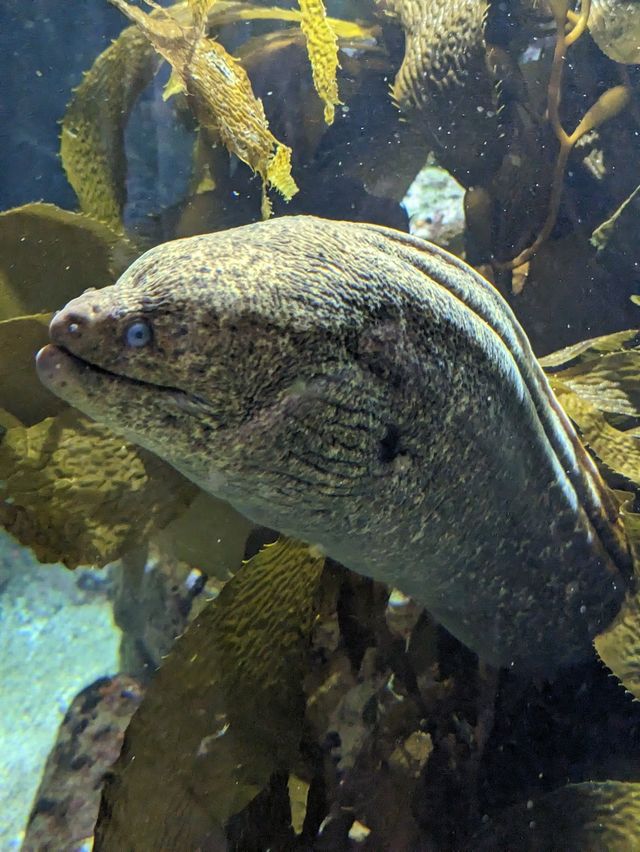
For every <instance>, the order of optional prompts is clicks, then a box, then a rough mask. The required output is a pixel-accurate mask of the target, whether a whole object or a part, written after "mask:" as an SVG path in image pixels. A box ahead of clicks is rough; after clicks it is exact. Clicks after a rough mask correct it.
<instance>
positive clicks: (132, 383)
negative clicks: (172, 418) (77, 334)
mask: <svg viewBox="0 0 640 852" xmlns="http://www.w3.org/2000/svg"><path fill="white" fill-rule="evenodd" d="M36 372H37V374H38V378H39V379H40V381H41V382H42V384H43V385H44V386H45V387H46V388H48V389H49V390H50V391H51V392H52V393H54V394H55V395H56V396H59V397H60V398H61V399H63V400H64V401H65V402H68V403H69V405H72V406H74V407H75V408H78V409H80V411H82V412H84V413H85V414H88V415H89V416H90V417H95V419H96V420H105V419H107V420H108V418H105V416H104V411H105V409H106V408H108V407H109V406H108V403H105V399H104V394H105V393H109V392H116V393H118V392H122V391H123V390H124V389H125V388H126V387H127V386H128V387H129V388H135V390H136V394H137V395H138V396H141V395H143V394H145V393H153V394H154V395H156V397H157V395H158V394H161V395H162V397H163V399H164V401H165V402H166V403H167V404H168V405H169V406H175V407H176V408H178V409H180V410H181V411H182V412H184V413H186V414H190V415H193V416H194V417H197V416H198V415H199V414H200V415H201V416H206V417H207V419H213V420H214V421H215V420H216V417H215V414H216V412H215V408H214V406H212V405H211V404H210V403H208V402H207V401H206V400H204V399H202V398H201V397H198V396H193V395H190V394H188V393H186V392H185V391H182V390H179V389H178V388H173V387H170V386H168V385H158V384H154V383H153V382H145V381H143V380H141V379H132V378H130V377H129V376H122V375H120V374H118V373H112V372H111V371H109V370H105V369H104V368H103V367H98V366H97V365H96V364H92V363H90V362H89V361H85V360H84V359H83V358H79V357H78V356H77V355H74V354H73V353H71V352H69V350H68V349H66V348H65V347H64V346H58V345H56V344H54V343H48V344H47V345H46V346H43V347H42V349H40V351H39V352H38V353H37V355H36ZM109 425H113V424H109Z"/></svg>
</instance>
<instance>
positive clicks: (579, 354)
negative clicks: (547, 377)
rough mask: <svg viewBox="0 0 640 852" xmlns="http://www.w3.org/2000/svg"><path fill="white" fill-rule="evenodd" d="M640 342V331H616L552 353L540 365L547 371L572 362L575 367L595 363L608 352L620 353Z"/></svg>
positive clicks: (635, 329)
mask: <svg viewBox="0 0 640 852" xmlns="http://www.w3.org/2000/svg"><path fill="white" fill-rule="evenodd" d="M638 340H640V329H637V328H630V329H626V330H625V331H616V332H614V333H613V334H605V335H603V336H602V337H592V338H590V339H589V340H581V341H580V342H579V343H574V344H573V345H572V346H567V347H565V348H564V349H559V350H558V351H557V352H552V353H551V354H550V355H545V356H544V358H540V363H541V364H542V366H543V367H544V368H545V370H552V369H553V368H555V367H562V366H565V365H569V363H571V362H573V363H572V366H574V365H575V364H576V363H577V364H582V363H584V361H586V360H589V361H593V360H594V359H595V358H597V357H598V356H600V355H603V354H606V353H608V352H620V351H622V350H624V349H627V348H628V347H630V346H632V345H633V344H634V342H637V341H638ZM554 372H555V371H554Z"/></svg>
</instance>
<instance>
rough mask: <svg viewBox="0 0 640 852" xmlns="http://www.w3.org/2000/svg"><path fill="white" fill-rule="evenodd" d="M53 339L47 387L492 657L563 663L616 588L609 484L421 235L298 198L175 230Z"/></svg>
mask: <svg viewBox="0 0 640 852" xmlns="http://www.w3.org/2000/svg"><path fill="white" fill-rule="evenodd" d="M50 337H51V341H52V343H51V344H49V345H48V346H46V347H45V348H44V349H42V350H41V351H40V353H39V355H38V359H37V367H38V372H39V375H40V377H41V379H42V380H43V381H44V383H45V384H46V385H47V386H48V387H49V388H50V389H51V390H52V391H53V392H54V393H56V394H58V395H59V396H61V397H62V398H63V399H65V400H67V401H68V402H69V403H71V404H72V405H74V406H76V407H77V408H79V409H80V410H81V411H83V412H85V413H86V414H87V415H89V416H90V417H93V418H94V419H96V420H98V421H100V422H103V423H105V424H107V425H109V426H110V427H112V428H113V429H114V430H116V431H117V432H119V433H121V434H122V435H123V436H125V437H126V438H127V439H129V440H131V441H134V442H136V443H138V444H139V445H141V446H143V447H146V448H148V449H149V450H151V451H153V452H154V453H156V454H157V455H159V456H161V457H162V458H163V459H165V460H166V461H168V462H169V463H171V464H172V465H174V466H175V467H176V468H177V469H178V470H180V471H182V472H183V473H184V474H185V475H186V476H187V477H189V478H190V479H192V480H193V481H194V482H196V483H197V484H198V485H200V486H201V487H202V488H203V489H205V490H206V491H209V492H211V493H213V494H215V495H217V496H218V497H221V498H223V499H225V500H227V501H229V502H230V503H231V504H232V505H233V506H235V507H236V508H237V509H239V510H240V511H241V512H243V513H244V514H245V515H247V516H248V517H249V518H250V519H252V520H254V521H256V522H257V523H260V524H264V525H266V526H269V527H273V528H276V529H279V530H281V531H282V532H283V533H286V534H288V535H292V536H295V537H297V538H300V539H303V540H305V541H309V542H313V543H317V544H318V545H320V546H321V547H322V548H324V550H325V551H326V553H327V554H329V555H330V556H331V557H333V558H334V559H336V560H337V561H339V562H341V563H342V564H343V565H345V566H347V567H348V568H351V569H353V570H354V571H357V572H360V573H362V574H366V575H369V576H371V577H374V578H375V579H377V580H380V581H383V582H385V583H387V584H388V585H389V586H394V587H398V588H400V589H401V590H402V591H403V592H405V593H406V594H408V595H411V596H413V597H415V598H416V599H417V600H419V601H420V602H422V603H423V604H424V605H425V606H426V607H428V609H429V610H430V611H431V612H432V613H433V614H434V615H435V616H436V617H437V618H438V619H439V620H440V621H441V622H442V623H443V624H444V625H445V626H446V627H447V628H448V629H449V630H450V631H451V632H452V633H453V634H455V635H456V636H457V637H458V638H459V639H461V640H462V641H463V642H465V643H466V644H467V645H468V646H469V647H470V648H472V649H473V650H474V651H476V652H477V653H478V654H479V655H480V656H481V657H482V658H484V659H486V660H487V661H489V662H491V663H493V664H495V665H504V666H511V665H514V666H520V667H522V668H527V669H530V670H540V671H548V670H552V669H553V668H554V667H556V666H559V665H562V664H566V663H570V662H572V661H574V660H577V659H580V658H581V657H583V656H584V655H585V654H588V653H589V652H590V647H591V641H592V638H593V636H594V635H595V634H596V633H598V632H599V631H600V630H602V629H603V628H604V627H605V626H607V625H608V624H609V623H610V622H611V620H612V619H613V617H614V616H615V615H616V613H617V611H618V609H619V607H620V605H621V602H622V599H623V597H624V594H625V589H626V587H627V585H628V579H629V577H630V560H629V553H628V550H627V544H626V540H625V536H624V532H623V530H622V527H621V522H620V519H619V517H618V510H617V507H616V505H615V504H614V502H613V501H612V497H611V494H610V492H609V491H608V490H607V488H606V486H605V485H604V484H603V482H602V480H601V478H600V476H599V474H598V472H597V470H596V468H595V466H594V465H593V463H592V462H591V460H590V458H589V456H588V455H587V453H586V452H585V450H584V448H583V446H582V445H581V443H580V441H579V439H578V437H577V436H576V433H575V432H574V430H573V428H572V426H571V424H570V423H569V421H568V420H567V418H566V416H565V415H564V413H563V411H562V409H561V408H560V407H559V405H558V403H557V402H556V400H555V398H554V396H553V393H552V391H551V390H550V388H549V386H548V384H547V381H546V379H545V377H544V374H543V373H542V370H541V369H540V367H539V365H538V363H537V361H536V359H535V357H534V356H533V354H532V352H531V349H530V346H529V344H528V341H527V339H526V337H525V335H524V332H523V331H522V329H521V328H520V326H519V325H518V323H517V321H516V319H515V317H514V316H513V314H512V312H511V310H510V309H509V307H508V306H507V305H506V303H505V302H504V301H503V300H502V298H501V297H500V296H499V294H498V293H497V291H496V290H494V289H493V287H492V286H491V285H490V284H489V283H488V282H487V281H485V280H484V279H483V278H482V277H481V276H479V275H478V274H477V273H475V272H474V271H473V270H472V269H471V268H470V267H468V266H467V265H466V264H464V263H463V262H462V261H460V260H458V259H457V258H455V257H453V256H452V255H449V254H447V253H446V252H444V251H443V250H441V249H439V248H437V247H436V246H433V245H430V244H428V243H425V242H422V241H421V240H418V239H416V238H413V237H411V236H408V235H405V234H402V233H400V232H396V231H393V230H390V229H385V228H382V227H379V226H375V225H367V224H355V223H347V222H334V221H327V220H323V219H318V218H315V217H306V216H300V217H293V216H292V217H283V218H279V219H274V220H271V221H268V222H263V223H259V224H254V225H247V226H244V227H241V228H236V229H232V230H229V231H224V232H219V233H214V234H209V235H205V236H197V237H191V238H188V239H183V240H177V241H174V242H170V243H165V244H163V245H160V246H157V247H156V248H154V249H152V250H150V251H148V252H147V253H146V254H144V255H143V256H142V257H140V258H139V259H138V260H137V261H136V262H135V263H134V264H133V265H132V266H131V267H130V268H129V269H128V270H127V271H126V272H125V273H124V274H123V275H122V277H121V278H120V279H119V281H118V282H117V283H116V284H115V285H113V286H110V287H106V288H104V289H101V290H89V291H87V292H85V293H84V294H83V295H81V296H79V297H78V298H76V299H74V300H72V301H71V302H70V303H69V304H68V305H67V306H66V307H65V308H64V309H63V310H61V311H60V312H59V313H57V314H56V316H55V317H54V319H53V320H52V322H51V327H50Z"/></svg>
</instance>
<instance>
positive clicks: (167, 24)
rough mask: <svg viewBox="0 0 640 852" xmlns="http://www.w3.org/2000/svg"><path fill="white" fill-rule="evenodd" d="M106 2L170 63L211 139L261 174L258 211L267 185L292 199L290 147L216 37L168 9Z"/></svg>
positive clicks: (266, 206) (265, 200) (175, 84)
mask: <svg viewBox="0 0 640 852" xmlns="http://www.w3.org/2000/svg"><path fill="white" fill-rule="evenodd" d="M111 2H112V3H113V4H114V5H115V6H117V8H118V9H120V11H121V12H122V13H123V14H125V15H126V16H127V17H128V18H129V19H131V20H132V21H134V22H135V23H136V24H137V25H138V27H139V28H140V30H141V32H142V33H143V34H144V36H145V38H147V39H148V41H149V42H150V43H151V44H152V45H153V47H154V48H155V50H157V51H158V53H160V54H161V55H162V56H163V57H164V58H165V59H166V60H167V61H168V62H169V63H170V64H171V67H172V69H173V78H172V81H170V82H171V86H172V89H171V90H172V91H175V90H176V88H180V89H182V90H184V91H186V92H187V93H188V95H189V96H190V104H191V105H192V109H193V111H194V113H195V116H196V118H197V120H198V123H199V124H200V127H201V128H203V129H204V130H205V131H206V132H208V133H210V134H211V137H212V141H215V139H217V138H218V137H219V138H220V139H221V141H222V143H223V144H224V145H225V147H226V148H227V149H228V150H229V151H230V152H231V153H232V154H235V155H236V156H237V157H238V158H239V159H240V160H242V161H243V162H244V163H247V165H248V166H250V167H251V168H252V169H253V171H255V172H257V173H258V174H259V175H260V177H261V178H262V184H263V203H262V211H263V216H264V217H266V216H268V215H270V209H271V208H270V204H269V200H268V197H267V194H266V190H267V186H273V187H274V188H275V189H277V190H278V191H279V192H280V193H281V195H282V196H283V197H284V198H285V199H286V200H289V199H291V198H292V197H293V195H294V194H295V193H296V192H297V186H296V184H295V181H294V180H293V178H292V177H291V149H290V148H289V147H288V146H287V145H284V144H283V143H281V142H279V141H278V140H277V139H276V138H275V136H274V135H273V134H272V133H271V132H270V130H269V124H268V122H267V118H266V116H265V113H264V107H263V105H262V101H260V100H258V99H257V98H256V97H255V95H254V94H253V90H252V88H251V82H250V80H249V77H248V76H247V74H246V72H245V70H244V69H243V68H242V66H241V65H240V63H239V62H238V61H237V60H236V59H234V57H233V56H231V55H230V54H229V53H228V52H227V51H226V50H225V49H224V47H223V46H222V45H221V44H220V43H219V42H217V41H214V40H213V39H210V38H205V37H204V35H203V33H202V32H198V30H197V28H196V27H191V28H189V27H184V26H183V25H182V24H180V23H178V21H177V20H176V19H175V18H173V17H172V16H171V15H170V14H169V13H162V10H160V9H158V10H157V11H158V15H157V17H153V16H151V15H146V14H145V13H144V12H142V11H141V10H140V9H138V8H136V7H135V6H131V5H130V4H128V3H127V2H125V0H111Z"/></svg>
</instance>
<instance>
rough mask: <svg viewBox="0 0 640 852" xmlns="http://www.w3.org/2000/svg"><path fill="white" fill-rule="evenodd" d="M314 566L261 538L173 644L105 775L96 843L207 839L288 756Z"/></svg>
mask: <svg viewBox="0 0 640 852" xmlns="http://www.w3.org/2000/svg"><path fill="white" fill-rule="evenodd" d="M323 566H324V559H323V558H322V556H321V555H320V554H318V553H315V552H314V551H313V550H312V549H310V548H309V547H308V546H307V545H303V544H300V543H297V542H294V541H291V540H287V539H280V540H278V542H276V543H275V544H273V545H267V546H266V547H265V548H263V550H261V551H260V553H259V554H258V555H257V556H255V557H254V558H253V559H251V560H249V562H247V563H245V564H244V565H243V567H242V568H241V570H239V571H238V573H237V574H236V575H235V576H234V577H233V579H231V580H230V581H229V582H228V583H227V584H226V585H225V586H224V588H223V590H222V591H221V593H220V595H219V597H218V598H217V599H216V600H215V601H213V602H212V603H211V604H209V605H208V606H207V608H206V609H205V610H203V612H202V613H201V614H200V615H199V616H198V617H197V619H196V620H195V621H194V622H193V623H192V624H191V626H190V627H189V628H188V629H187V631H186V632H185V634H184V635H183V636H182V637H181V638H180V639H179V640H178V641H177V642H176V644H175V646H174V649H173V650H172V651H171V653H170V654H169V656H168V657H167V659H166V661H165V663H164V665H163V666H162V668H161V669H160V671H159V672H158V674H157V675H156V677H155V679H154V680H153V682H152V683H151V685H150V687H149V690H148V692H147V695H146V697H145V699H144V702H143V703H142V705H141V707H140V710H139V712H138V713H137V714H136V716H135V717H134V719H133V720H132V722H131V725H130V727H129V729H128V731H127V735H126V738H125V743H124V747H123V751H122V754H121V756H120V759H119V761H118V763H117V764H116V765H115V767H114V768H113V772H112V774H111V775H110V777H109V779H108V781H107V785H106V788H105V792H104V794H103V803H102V807H101V811H100V816H99V818H98V823H97V825H96V839H95V843H96V845H95V847H94V848H95V849H96V850H107V849H125V848H134V847H135V848H145V849H196V848H209V845H210V844H211V842H212V840H213V839H214V838H219V837H220V832H221V829H222V826H223V825H224V823H226V821H227V820H228V819H229V818H230V817H231V816H232V815H233V814H235V813H238V812H239V811H240V810H241V809H242V808H244V807H245V806H246V805H247V804H248V803H249V802H251V800H252V799H253V798H254V797H255V796H256V795H257V794H258V793H259V792H260V791H261V790H262V789H263V788H264V787H265V786H266V785H267V783H268V781H269V778H270V777H271V775H272V773H273V772H275V771H276V770H280V771H282V770H286V769H287V768H288V767H289V765H290V763H292V762H293V761H294V759H295V757H296V754H297V750H298V746H299V742H300V738H301V736H302V723H303V718H304V706H305V702H304V694H303V691H302V679H303V677H304V673H305V670H306V667H307V659H306V658H307V654H308V652H309V646H310V634H311V628H312V625H313V623H314V616H315V605H314V602H315V598H316V595H317V593H318V590H319V584H320V580H321V577H322V573H323ZM158 743H162V747H161V748H158ZM160 779H161V780H160ZM151 794H152V795H151Z"/></svg>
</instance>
